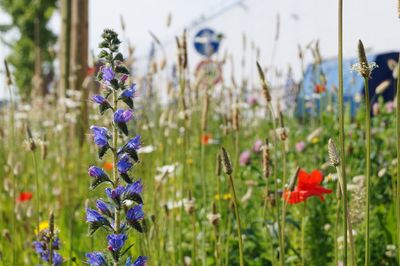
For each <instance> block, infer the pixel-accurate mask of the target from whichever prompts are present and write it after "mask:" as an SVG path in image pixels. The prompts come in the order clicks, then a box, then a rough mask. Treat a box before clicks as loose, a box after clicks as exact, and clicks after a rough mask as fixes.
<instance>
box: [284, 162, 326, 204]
mask: <svg viewBox="0 0 400 266" xmlns="http://www.w3.org/2000/svg"><path fill="white" fill-rule="evenodd" d="M297 178H298V181H297V186H296V187H295V188H294V191H289V190H286V191H285V192H284V193H283V198H284V200H286V201H287V202H288V203H289V204H296V203H299V202H303V201H305V200H307V199H308V198H309V197H312V196H317V197H318V198H319V199H320V200H321V201H324V196H323V195H324V194H330V193H332V190H330V189H326V188H324V187H322V186H320V184H321V182H322V180H323V175H322V173H321V172H320V171H318V170H314V171H312V172H311V174H308V173H307V172H306V171H304V170H303V169H300V170H299V171H298V173H297Z"/></svg>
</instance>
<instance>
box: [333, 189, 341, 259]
mask: <svg viewBox="0 0 400 266" xmlns="http://www.w3.org/2000/svg"><path fill="white" fill-rule="evenodd" d="M338 189H339V188H338ZM340 204H341V202H340V198H339V197H338V198H337V204H336V220H335V238H334V242H335V265H339V245H338V241H337V239H338V238H339V231H340V230H339V229H340V225H339V222H340Z"/></svg>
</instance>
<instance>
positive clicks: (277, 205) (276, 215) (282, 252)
mask: <svg viewBox="0 0 400 266" xmlns="http://www.w3.org/2000/svg"><path fill="white" fill-rule="evenodd" d="M268 110H269V113H270V117H271V120H272V125H273V131H274V137H273V144H274V190H275V191H274V195H275V196H274V197H275V201H276V206H275V220H276V223H277V224H278V239H279V261H280V265H281V266H285V258H284V254H285V252H284V246H283V236H282V229H281V223H280V220H279V204H280V198H279V194H278V175H277V166H276V164H277V162H278V156H277V151H276V149H277V147H278V143H277V139H278V136H277V134H276V121H275V114H274V110H273V109H272V104H271V102H268Z"/></svg>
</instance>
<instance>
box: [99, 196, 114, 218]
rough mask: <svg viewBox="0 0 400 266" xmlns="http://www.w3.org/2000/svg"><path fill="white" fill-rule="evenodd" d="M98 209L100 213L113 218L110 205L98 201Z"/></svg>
mask: <svg viewBox="0 0 400 266" xmlns="http://www.w3.org/2000/svg"><path fill="white" fill-rule="evenodd" d="M96 207H97V209H98V210H99V211H100V213H102V214H104V215H107V216H111V215H112V214H111V210H110V208H109V207H108V204H107V203H105V202H104V201H102V200H96Z"/></svg>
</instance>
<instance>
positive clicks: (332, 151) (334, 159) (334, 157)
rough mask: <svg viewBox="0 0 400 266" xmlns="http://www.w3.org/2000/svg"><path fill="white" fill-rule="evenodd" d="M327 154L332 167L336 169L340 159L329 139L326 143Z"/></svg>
mask: <svg viewBox="0 0 400 266" xmlns="http://www.w3.org/2000/svg"><path fill="white" fill-rule="evenodd" d="M328 154H329V160H330V161H331V164H332V166H334V167H336V166H338V165H340V158H339V155H338V152H337V149H336V145H335V143H334V142H333V140H332V139H331V138H330V139H329V141H328Z"/></svg>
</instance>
